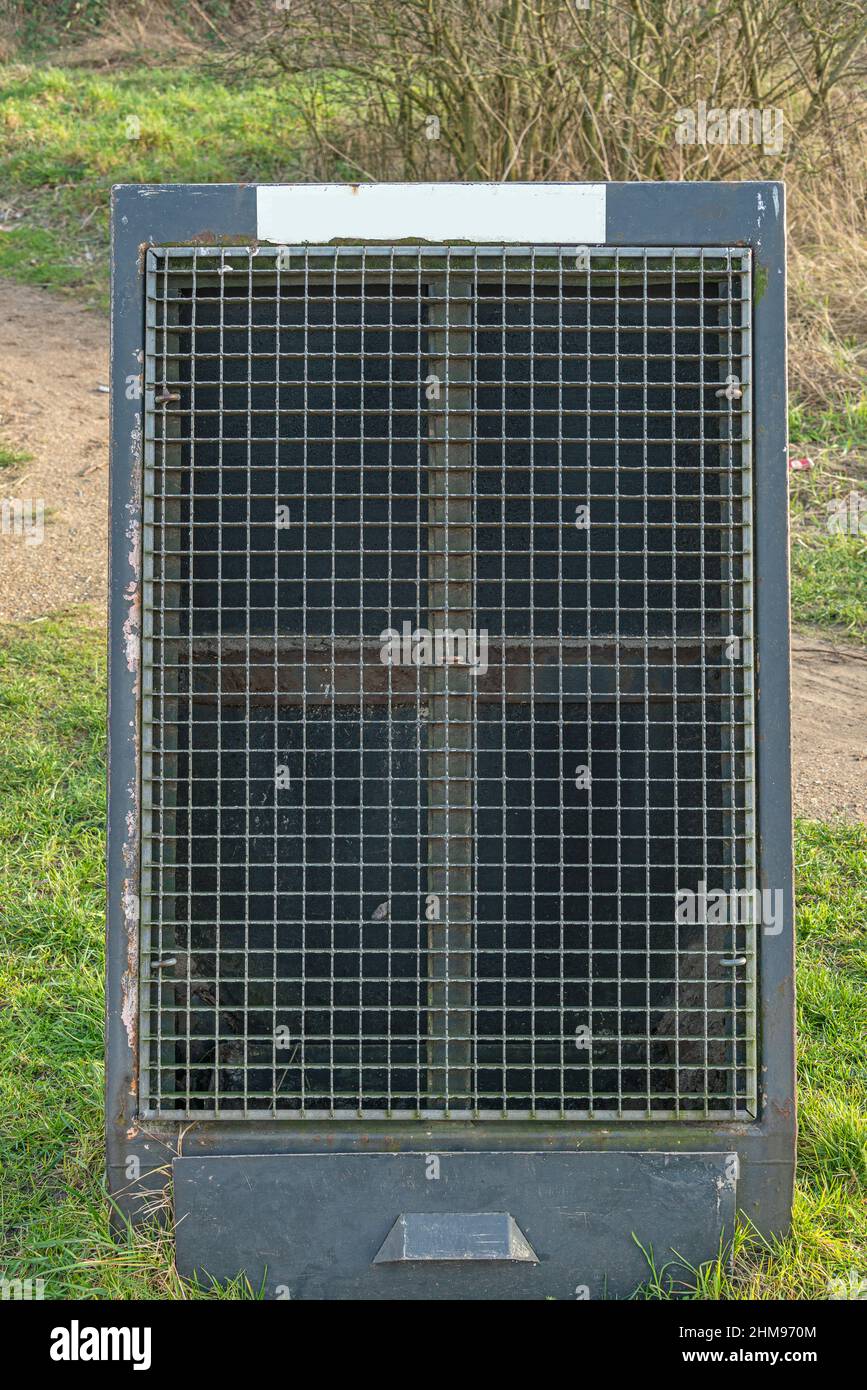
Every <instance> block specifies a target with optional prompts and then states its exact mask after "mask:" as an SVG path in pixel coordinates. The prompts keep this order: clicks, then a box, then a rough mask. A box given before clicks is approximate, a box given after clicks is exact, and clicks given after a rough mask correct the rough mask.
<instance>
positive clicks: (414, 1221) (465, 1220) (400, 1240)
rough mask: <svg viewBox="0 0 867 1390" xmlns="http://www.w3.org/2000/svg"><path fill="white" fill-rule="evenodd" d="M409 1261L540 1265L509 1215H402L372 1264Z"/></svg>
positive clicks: (415, 1212) (493, 1213)
mask: <svg viewBox="0 0 867 1390" xmlns="http://www.w3.org/2000/svg"><path fill="white" fill-rule="evenodd" d="M407 1260H525V1261H527V1262H528V1263H529V1264H538V1263H539V1261H538V1259H537V1257H536V1254H535V1252H534V1251H533V1248H532V1246H531V1245H530V1243H529V1241H528V1240H527V1237H526V1236H525V1235H524V1233H523V1231H521V1230H520V1229H519V1227H518V1225H517V1223H516V1222H515V1218H514V1217H513V1216H510V1215H509V1213H508V1212H507V1211H476V1212H467V1211H446V1212H432V1211H409V1212H401V1214H400V1216H399V1217H398V1218H397V1220H396V1221H395V1223H394V1225H393V1226H392V1228H391V1230H390V1231H389V1233H388V1235H387V1236H386V1238H385V1240H384V1241H383V1243H382V1246H381V1248H380V1250H379V1253H378V1254H377V1256H376V1258H375V1259H374V1261H373V1263H374V1264H375V1265H381V1264H398V1263H401V1262H403V1261H407Z"/></svg>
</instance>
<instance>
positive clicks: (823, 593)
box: [790, 401, 867, 644]
mask: <svg viewBox="0 0 867 1390" xmlns="http://www.w3.org/2000/svg"><path fill="white" fill-rule="evenodd" d="M832 413H833V412H827V415H828V416H829V417H830V415H831V414H832ZM842 414H843V415H845V417H846V419H848V421H849V423H850V424H851V423H852V422H853V421H855V422H856V423H857V422H859V421H862V420H864V421H867V401H862V402H860V403H858V404H857V405H856V404H850V407H848V408H847V411H846V412H843V413H842ZM822 418H823V419H824V418H825V417H822ZM835 419H836V428H837V429H838V430H839V434H838V435H837V436H836V438H837V441H838V442H837V443H836V444H835V445H834V447H833V448H827V447H825V446H824V445H823V444H821V443H819V444H815V445H814V444H813V443H811V442H810V440H809V439H807V438H805V437H804V435H803V434H802V435H801V437H800V439H799V441H798V444H796V445H793V449H792V452H793V454H798V453H800V452H803V453H809V456H810V457H811V458H812V461H813V467H812V468H811V469H809V470H807V471H804V472H800V471H796V472H793V473H791V474H790V515H791V528H792V617H793V620H794V621H795V622H796V623H803V624H808V625H811V626H817V627H826V628H828V627H829V628H834V629H836V630H837V631H838V632H839V633H840V634H841V635H845V636H846V637H848V638H849V639H850V640H852V641H856V642H860V643H862V644H863V643H867V461H865V460H867V444H862V443H861V442H860V439H858V438H855V436H856V434H857V431H856V430H854V429H850V430H849V432H848V434H847V432H846V419H844V418H842V415H841V416H836V417H835ZM861 427H862V426H861V425H859V428H861ZM822 430H824V426H822ZM818 432H820V431H819V429H818V426H817V433H818ZM853 441H854V442H853ZM850 444H851V447H849V445H850ZM799 446H800V447H799ZM853 498H854V502H853V500H852V499H853ZM841 504H842V515H839V517H838V522H837V525H836V527H831V526H829V521H830V520H831V517H832V515H833V512H834V509H835V508H839V507H840V506H841ZM841 523H842V524H841Z"/></svg>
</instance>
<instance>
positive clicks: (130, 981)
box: [120, 878, 140, 1057]
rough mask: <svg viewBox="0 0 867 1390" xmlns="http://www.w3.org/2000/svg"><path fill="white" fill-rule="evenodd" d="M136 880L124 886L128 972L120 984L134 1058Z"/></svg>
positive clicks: (136, 943) (136, 980)
mask: <svg viewBox="0 0 867 1390" xmlns="http://www.w3.org/2000/svg"><path fill="white" fill-rule="evenodd" d="M136 886H137V885H136V883H135V880H134V879H128V878H127V879H124V884H123V898H122V907H123V925H124V931H125V933H126V970H125V971H124V972H123V975H122V976H121V982H120V1001H121V1002H120V1016H121V1019H122V1021H123V1026H124V1028H125V1029H126V1036H127V1042H128V1043H129V1048H130V1051H131V1053H132V1054H133V1057H135V1056H136V1044H137V1038H138V930H139V912H140V904H139V895H138V893H137V892H135V887H136Z"/></svg>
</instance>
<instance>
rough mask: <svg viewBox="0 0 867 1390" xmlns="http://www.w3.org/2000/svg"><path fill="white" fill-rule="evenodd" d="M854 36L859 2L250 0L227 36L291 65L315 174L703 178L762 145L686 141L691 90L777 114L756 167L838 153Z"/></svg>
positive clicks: (271, 64)
mask: <svg viewBox="0 0 867 1390" xmlns="http://www.w3.org/2000/svg"><path fill="white" fill-rule="evenodd" d="M865 35H867V11H865V9H864V6H863V3H862V0H708V3H696V0H589V8H587V9H584V8H580V3H578V2H576V0H292V3H291V5H289V6H288V8H286V9H285V10H283V9H277V8H276V7H275V5H274V4H273V2H272V0H260V3H259V4H258V5H257V6H254V7H253V9H252V10H251V11H250V19H249V22H248V24H247V26H246V28H245V31H244V36H243V38H242V40H241V41H240V42H237V43H234V44H232V45H231V47H232V49H233V62H234V64H235V65H237V66H240V67H241V68H242V69H246V70H247V71H250V70H253V71H255V72H256V73H257V74H261V73H262V72H263V71H271V72H274V73H284V74H288V75H291V76H292V77H293V78H294V79H296V81H295V83H294V84H293V90H294V92H295V105H296V111H297V113H298V114H299V115H300V116H301V118H302V120H303V121H304V123H305V125H306V128H307V130H308V132H309V135H310V138H311V142H312V144H313V147H314V149H315V150H316V162H317V165H318V168H317V173H319V174H320V175H322V174H324V173H326V172H328V171H330V172H331V173H332V174H333V173H339V174H341V175H343V176H346V173H347V172H348V171H351V170H355V171H356V172H357V173H359V174H361V175H362V176H363V177H370V178H387V177H394V176H396V175H399V176H401V177H406V178H411V179H417V178H427V177H432V178H437V177H453V178H462V179H484V180H502V179H510V178H511V179H517V178H520V179H533V180H536V179H541V180H547V179H558V178H573V179H574V178H586V179H597V178H601V179H634V178H644V179H648V178H707V177H732V176H735V177H737V176H740V177H743V176H744V175H747V174H749V172H751V170H752V169H753V167H754V165H755V162H756V153H757V151H756V147H755V144H754V143H744V142H743V139H742V138H737V139H735V140H726V141H725V143H722V142H718V143H713V142H712V140H710V139H708V140H707V141H705V142H701V141H696V142H694V143H689V142H688V141H687V140H686V139H684V135H685V130H684V118H683V116H679V113H682V112H684V111H685V110H695V109H696V107H697V105H698V103H699V102H703V103H705V106H706V107H707V108H710V109H711V110H712V109H714V108H716V109H725V112H726V113H727V114H726V120H727V121H728V120H729V119H731V121H733V122H734V128H735V129H736V130H737V131H739V132H740V133H741V134H742V133H743V132H744V130H745V125H744V122H745V121H747V120H748V116H749V112H750V111H751V110H752V111H755V110H770V109H774V110H779V111H780V112H781V113H782V114H781V120H782V123H783V130H784V137H785V138H784V140H783V142H782V148H781V149H776V148H772V149H769V148H768V147H767V143H766V144H765V148H764V149H760V150H759V153H760V154H761V155H762V157H763V159H764V172H765V173H768V172H769V170H768V167H767V166H768V162H769V161H770V162H772V163H773V164H774V165H775V171H776V172H779V171H780V170H782V169H783V168H784V167H785V166H786V165H787V164H788V163H789V162H790V161H791V160H792V159H793V158H797V159H801V160H806V161H808V162H809V161H812V162H816V161H817V160H819V161H827V162H830V163H831V164H836V165H837V166H838V169H839V168H841V167H842V160H843V150H844V149H845V144H846V138H847V134H846V130H847V123H848V122H850V121H851V120H852V119H853V118H854V117H855V112H853V110H852V108H851V106H850V105H849V104H848V101H847V98H848V96H849V95H850V94H851V93H852V92H853V91H855V90H857V86H858V83H859V79H861V80H863V77H864V74H865ZM739 113H740V114H739ZM435 123H438V124H436V138H434V139H432V138H430V136H431V133H432V128H433V127H434V124H435ZM774 143H776V142H774Z"/></svg>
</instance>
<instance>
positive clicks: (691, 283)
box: [141, 246, 755, 1120]
mask: <svg viewBox="0 0 867 1390" xmlns="http://www.w3.org/2000/svg"><path fill="white" fill-rule="evenodd" d="M750 302H751V289H750V262H749V253H748V252H747V251H744V250H742V249H740V248H703V249H682V248H678V249H677V250H675V249H672V248H652V249H651V248H644V249H623V250H620V249H618V250H613V249H611V248H605V249H600V250H591V251H589V252H588V251H580V250H579V249H578V248H574V247H573V248H562V249H560V250H556V249H551V248H536V249H533V248H476V249H467V248H464V247H461V248H445V247H424V248H419V247H404V246H401V247H394V248H382V247H373V246H371V247H367V248H363V247H340V248H324V247H323V248H285V249H283V250H279V251H278V250H277V249H276V248H272V249H264V248H260V249H258V250H255V251H254V250H250V249H247V248H240V249H236V248H227V249H214V248H196V249H191V248H155V249H153V250H151V251H149V253H148V265H147V316H148V317H147V352H146V411H145V592H144V650H143V658H144V659H143V667H144V688H143V696H142V701H143V704H142V710H143V720H142V724H143V750H144V772H143V787H142V801H143V874H142V921H143V932H142V993H141V1025H142V1026H141V1037H142V1058H141V1061H142V1095H143V1102H144V1103H143V1110H144V1112H145V1113H146V1114H149V1115H156V1114H160V1115H166V1116H176V1117H178V1118H182V1117H193V1118H206V1117H209V1116H219V1117H223V1118H243V1117H245V1116H248V1117H253V1118H265V1117H268V1116H277V1117H279V1116H284V1117H287V1118H291V1117H293V1116H294V1117H297V1116H299V1115H303V1116H309V1117H311V1118H314V1117H321V1116H335V1117H337V1118H348V1117H354V1116H359V1115H361V1116H366V1117H377V1116H379V1117H385V1116H389V1117H395V1118H399V1117H407V1118H409V1117H416V1116H429V1117H439V1116H444V1115H451V1116H457V1117H461V1116H463V1117H466V1118H470V1117H475V1116H481V1117H485V1118H499V1117H506V1116H508V1117H513V1116H514V1117H538V1118H540V1119H546V1120H549V1119H558V1118H561V1119H570V1118H580V1117H591V1118H599V1119H607V1118H613V1117H621V1118H626V1119H666V1118H672V1117H674V1118H681V1119H685V1120H689V1119H699V1118H704V1117H716V1118H734V1117H736V1116H745V1115H749V1114H753V1113H755V1061H754V1044H755V1014H754V1010H755V1001H754V984H755V945H754V935H755V926H754V921H753V915H752V911H751V910H749V908H748V910H745V911H741V913H740V915H738V913H737V912H735V914H734V918H733V920H732V918H731V915H729V921H728V924H726V925H723V924H716V923H714V922H712V921H704V920H701V914H699V920H697V921H694V922H689V921H679V920H676V904H677V902H678V894H682V893H683V892H684V891H688V892H691V893H692V894H694V895H695V896H696V898H697V900H698V901H699V903H701V902H702V896H701V895H702V893H703V892H704V893H706V894H710V893H712V892H713V891H714V890H725V891H726V892H727V893H729V894H730V893H732V891H733V890H734V891H735V892H736V893H741V894H742V895H743V900H744V903H745V904H747V907H748V904H749V900H750V894H751V892H752V890H753V889H754V886H755V860H754V844H753V834H754V826H753V815H752V795H753V792H752V787H753V747H752V728H753V725H752V719H753V710H752V642H751V636H752V634H751V606H752V589H751V551H752V546H751V485H750V476H751V475H750V466H751V446H750V429H749V391H750Z"/></svg>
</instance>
